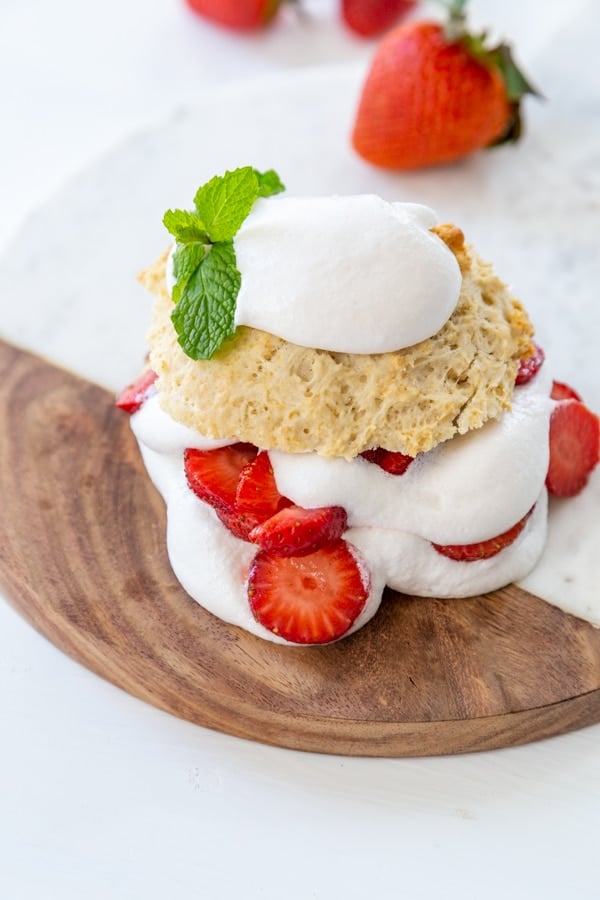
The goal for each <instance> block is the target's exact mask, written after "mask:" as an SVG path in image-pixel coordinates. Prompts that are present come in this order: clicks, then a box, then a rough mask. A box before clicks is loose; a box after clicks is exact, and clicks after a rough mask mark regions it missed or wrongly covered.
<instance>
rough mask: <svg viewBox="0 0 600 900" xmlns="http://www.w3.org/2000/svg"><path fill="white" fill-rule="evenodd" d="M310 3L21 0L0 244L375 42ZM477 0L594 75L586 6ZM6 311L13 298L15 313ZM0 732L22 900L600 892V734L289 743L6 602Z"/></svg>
mask: <svg viewBox="0 0 600 900" xmlns="http://www.w3.org/2000/svg"><path fill="white" fill-rule="evenodd" d="M304 5H305V8H306V11H307V13H308V14H309V18H308V19H307V20H306V21H297V19H296V18H295V16H294V14H293V12H292V11H291V10H287V11H286V12H285V14H283V15H282V16H281V17H280V19H279V20H278V22H277V24H276V25H274V27H273V28H272V29H270V30H269V31H266V32H264V33H263V34H259V35H247V36H244V37H239V36H237V35H232V34H230V33H227V32H225V31H221V30H218V29H216V28H213V27H210V26H209V25H207V24H205V23H204V22H203V21H201V20H199V19H197V18H195V17H193V16H192V15H191V14H190V13H189V12H188V11H187V9H186V8H185V7H184V5H183V2H182V0H161V2H159V0H145V2H142V0H127V2H123V0H120V2H119V0H104V2H103V3H102V4H99V5H98V4H97V5H91V6H90V5H86V4H82V3H80V2H76V0H54V2H53V3H51V4H50V3H47V2H46V3H43V2H41V0H29V2H28V3H17V2H15V0H12V2H11V0H4V2H3V3H2V4H0V85H1V89H0V123H2V127H1V129H0V162H1V165H0V198H1V202H0V250H1V249H2V245H3V244H5V243H6V242H7V241H8V240H9V238H10V235H11V234H12V233H13V232H14V231H15V230H16V229H17V228H18V227H19V226H20V225H21V223H22V222H23V221H24V220H25V219H26V217H27V216H28V215H30V214H31V213H32V212H33V211H34V210H35V208H36V206H37V205H38V204H43V203H45V201H46V200H47V199H48V198H50V197H51V195H52V194H53V193H54V192H55V191H56V190H58V189H60V188H61V186H62V185H63V183H64V182H65V179H68V178H69V177H70V176H72V175H74V174H75V173H77V172H79V171H81V170H83V169H84V168H85V167H86V166H88V165H89V164H91V163H93V161H94V160H95V159H97V158H98V157H100V156H101V155H102V154H104V153H105V152H106V151H107V150H109V149H111V148H113V147H115V146H117V145H118V144H119V142H120V141H122V140H123V139H124V138H126V137H127V136H129V135H131V134H132V133H133V132H135V131H138V130H140V129H142V128H144V127H145V126H147V125H149V124H151V123H153V122H155V121H156V120H160V119H161V118H163V117H165V116H167V115H169V114H170V113H172V112H173V110H175V109H177V108H180V107H182V106H185V105H187V104H193V103H194V101H195V99H196V98H197V97H198V94H199V93H200V92H202V91H206V90H210V89H211V88H216V87H217V86H219V85H221V84H223V83H225V82H231V83H232V84H234V83H235V82H236V81H237V80H240V79H246V78H247V77H249V76H253V75H268V74H271V75H272V76H273V78H276V77H277V75H278V73H280V72H282V71H283V70H285V69H288V68H290V67H302V66H310V65H314V64H319V63H334V62H342V61H351V60H355V61H359V60H366V59H367V58H368V57H369V56H370V54H371V53H372V50H373V43H370V42H364V41H362V40H360V39H358V38H355V37H354V36H352V35H351V34H349V33H348V32H347V31H345V30H344V29H343V27H342V26H341V25H340V24H339V22H338V21H337V16H336V9H337V4H336V3H334V2H333V0H331V2H329V0H322V2H319V0H313V2H308V0H307V2H306V3H305V4H304ZM473 6H474V7H475V9H474V12H476V13H477V20H478V21H479V22H486V21H487V22H493V23H494V24H495V26H496V29H495V30H497V31H498V33H499V34H500V35H503V34H510V35H511V36H512V37H513V38H514V40H515V43H516V44H517V45H518V46H519V48H520V54H519V55H520V57H521V58H522V59H523V60H527V59H532V60H535V63H536V66H537V68H536V70H535V71H532V72H531V74H532V76H533V77H538V79H540V80H541V78H542V76H543V74H544V72H545V71H550V70H551V67H552V66H555V65H558V64H560V65H561V66H562V67H563V69H564V91H565V93H566V92H567V90H568V87H569V82H571V86H572V87H576V86H577V77H578V76H579V75H580V73H581V72H582V71H583V69H585V68H586V65H584V64H582V62H581V55H582V54H584V55H585V54H586V53H588V54H589V56H588V58H589V63H588V64H587V68H589V77H590V79H593V78H596V82H597V74H595V72H596V68H595V66H596V59H595V57H594V56H593V53H592V48H593V47H594V46H595V41H596V38H598V39H600V34H598V32H599V31H600V28H599V22H598V13H597V11H594V4H593V2H585V0H573V2H571V3H569V4H566V3H564V0H551V2H545V3H542V2H541V0H539V2H536V3H531V4H523V3H522V2H517V0H508V2H504V3H502V4H500V3H494V2H493V0H480V2H477V3H476V2H475V0H473ZM541 8H543V9H544V20H543V23H542V24H543V27H541V24H540V22H538V21H536V20H535V13H536V12H539V10H540V9H541ZM594 30H595V32H596V38H594V37H593V32H594ZM581 34H586V35H587V36H588V37H587V40H586V41H584V42H583V45H582V44H581V43H580V42H579V40H575V38H576V37H579V36H580V35H581ZM559 38H560V39H561V40H562V41H563V50H562V55H559V56H558V57H556V56H554V57H551V56H550V51H552V52H553V53H554V54H556V52H557V47H558V44H559ZM530 68H531V67H530ZM556 84H558V82H555V95H556V94H557V93H560V90H559V89H557V88H556ZM596 87H598V84H597V83H596ZM597 94H598V92H597V93H596V96H597ZM595 110H596V114H597V112H598V107H597V103H596V106H595ZM592 112H593V110H592ZM584 158H585V147H581V159H584ZM576 162H577V160H575V159H574V160H573V163H574V164H575V163H576ZM597 172H598V167H596V174H597ZM590 190H591V191H592V190H594V185H593V184H592V185H591V186H590ZM595 190H596V194H595V196H596V199H597V197H598V193H597V181H596V187H595ZM9 298H10V291H8V293H7V286H6V285H4V289H3V299H2V301H1V302H2V307H3V308H4V304H6V303H8V302H10V301H9ZM0 721H1V722H2V731H1V735H0V897H2V898H5V897H6V898H7V900H8V898H10V900H42V898H43V900H55V898H56V900H59V898H60V900H76V898H77V900H79V898H86V900H101V898H102V900H104V898H107V897H111V898H117V900H119V898H124V900H138V898H139V900H142V898H144V900H154V898H157V900H158V898H164V897H169V898H170V897H174V898H178V900H188V898H190V900H191V898H207V900H208V898H210V900H220V898H233V897H237V896H242V895H243V896H245V897H246V898H249V900H283V898H285V900H305V898H306V900H308V898H315V900H316V898H319V900H332V898H333V900H336V898H342V897H343V898H345V900H346V898H348V900H363V898H367V897H369V898H370V897H373V898H396V897H399V896H404V897H406V898H409V900H417V898H434V897H438V896H444V897H446V898H449V900H452V898H458V897H463V898H464V897H477V898H479V897H486V898H489V900H495V898H498V900H499V898H506V897H523V898H525V897H527V898H538V897H539V898H542V897H544V898H564V897H579V898H595V897H598V896H599V895H600V888H599V887H598V884H597V880H598V879H597V871H596V870H597V864H596V846H597V838H596V829H597V826H598V824H600V754H599V753H598V747H599V745H600V726H596V727H592V728H588V729H586V730H583V731H580V732H578V733H575V734H571V735H566V736H563V737H558V738H554V739H551V740H548V741H544V742H540V743H537V744H534V745H530V746H526V747H521V748H515V749H510V750H503V751H495V752H492V753H487V754H481V755H468V756H463V757H455V758H443V759H419V760H376V759H349V758H343V757H327V756H318V755H314V754H308V753H297V752H292V751H288V750H280V749H276V748H271V747H266V746H262V745H259V744H253V743H250V742H246V741H242V740H238V739H235V738H231V737H229V736H226V735H222V734H219V733H215V732H211V731H208V730H205V729H202V728H199V727H196V726H193V725H190V724H188V723H186V722H183V721H179V720H177V719H175V718H172V717H170V716H168V715H166V714H165V713H162V712H160V711H158V710H156V709H153V708H151V707H149V706H147V705H145V704H143V703H141V702H140V701H137V700H135V699H133V698H132V697H130V696H128V695H127V694H125V693H123V692H121V691H119V690H117V689H116V688H114V687H112V686H111V685H109V684H107V683H106V682H104V681H102V680H101V679H99V678H97V677H96V676H94V675H92V674H91V673H89V672H88V671H86V670H85V669H83V668H81V667H80V666H78V665H76V664H75V663H74V662H72V661H71V660H70V659H68V658H67V657H65V656H63V655H62V654H61V653H60V652H59V651H58V650H56V649H55V648H54V647H53V646H52V645H50V644H49V643H48V642H47V641H46V640H45V639H43V638H42V637H40V636H39V635H38V634H37V633H36V632H35V631H33V629H31V628H30V627H29V626H28V625H27V624H25V623H24V622H23V621H22V620H21V619H20V618H19V616H18V615H17V614H16V613H15V612H14V611H13V610H12V609H11V607H10V606H8V605H7V604H6V603H4V602H0Z"/></svg>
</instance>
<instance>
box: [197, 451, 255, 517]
mask: <svg viewBox="0 0 600 900" xmlns="http://www.w3.org/2000/svg"><path fill="white" fill-rule="evenodd" d="M257 453H258V450H257V448H256V447H255V446H254V445H253V444H241V443H240V444H230V445H229V446H227V447H220V448H218V449H217V450H194V449H191V448H188V449H187V450H186V451H185V452H184V455H183V464H184V468H185V477H186V478H187V482H188V484H189V486H190V488H191V489H192V490H193V492H194V493H195V494H196V496H197V497H199V498H200V500H204V502H205V503H208V504H210V506H212V507H214V509H216V510H221V511H223V512H224V513H231V512H232V511H233V509H234V507H235V498H236V492H237V486H238V481H239V479H240V473H241V471H242V469H243V468H244V466H247V465H248V463H250V462H252V460H253V459H254V458H255V457H256V455H257Z"/></svg>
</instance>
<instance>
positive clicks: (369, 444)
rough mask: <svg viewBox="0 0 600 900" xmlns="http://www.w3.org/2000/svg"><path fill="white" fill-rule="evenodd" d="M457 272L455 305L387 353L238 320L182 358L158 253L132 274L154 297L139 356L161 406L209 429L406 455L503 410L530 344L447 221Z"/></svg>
mask: <svg viewBox="0 0 600 900" xmlns="http://www.w3.org/2000/svg"><path fill="white" fill-rule="evenodd" d="M433 230H434V231H435V232H436V233H437V234H438V236H439V237H440V238H441V239H442V240H443V241H445V243H446V244H447V245H448V247H450V249H451V250H452V252H453V253H454V254H455V256H456V258H457V260H458V263H459V265H460V269H461V273H462V287H461V292H460V297H459V300H458V303H457V306H456V308H455V310H454V312H453V313H452V315H451V317H450V319H449V320H448V322H447V323H446V324H445V325H444V326H443V328H441V329H440V331H438V333H437V334H435V335H434V336H433V337H431V338H428V339H427V340H425V341H421V342H420V343H418V344H415V345H414V346H412V347H407V348H405V349H403V350H398V351H395V352H393V353H381V354H375V355H356V354H349V353H331V352H328V351H326V350H312V349H307V348H305V347H299V346H297V345H295V344H291V343H289V342H288V341H284V340H282V339H281V338H278V337H275V336H274V335H272V334H267V333H266V332H263V331H258V330H256V329H253V328H247V327H243V328H239V329H238V330H237V332H236V334H235V335H234V337H233V338H232V339H231V340H230V341H228V342H227V343H226V344H225V345H224V346H223V347H222V348H221V350H220V351H218V353H217V354H216V355H215V356H214V357H213V358H212V359H211V360H206V361H204V360H199V361H195V360H192V359H190V358H189V357H187V356H186V355H185V354H184V352H183V350H182V349H181V348H180V346H179V344H178V343H177V335H176V334H175V331H174V328H173V326H172V323H171V319H170V314H171V311H172V308H173V304H172V301H171V299H170V297H169V294H168V292H167V289H166V285H165V263H166V254H165V255H164V256H162V257H161V258H160V259H159V260H158V261H157V262H156V263H155V264H154V265H153V266H152V267H151V268H150V269H148V270H147V271H146V272H144V273H142V275H141V276H140V279H141V281H142V283H143V284H145V286H146V287H147V288H148V289H149V290H150V291H151V292H152V293H153V294H154V295H155V298H156V300H155V306H154V317H153V322H152V326H151V330H150V334H149V343H150V362H151V365H152V367H153V368H154V370H155V371H156V372H157V374H158V382H157V384H158V390H159V393H160V402H161V405H162V407H163V409H164V410H165V411H166V412H167V413H168V414H169V415H170V416H172V418H174V419H175V420H177V421H178V422H182V423H183V424H184V425H187V426H189V427H191V428H194V429H195V430H196V431H199V432H200V433H201V434H204V435H206V436H208V437H213V438H227V437H230V438H234V439H236V440H241V441H250V442H251V443H253V444H256V445H257V446H259V447H263V448H265V449H273V448H277V449H279V450H284V451H287V452H289V453H302V452H310V451H316V452H317V453H320V454H322V455H323V456H340V457H345V458H347V459H352V458H353V457H355V456H357V455H358V454H359V453H361V452H362V451H364V450H368V449H371V448H373V447H385V448H386V449H388V450H396V451H400V452H402V453H407V454H409V455H411V456H416V455H417V454H418V453H421V452H425V451H427V450H430V449H431V448H432V447H435V446H436V444H439V443H440V442H441V441H445V440H448V439H449V438H451V437H453V436H454V435H456V434H464V433H465V432H467V431H470V430H471V429H474V428H479V427H481V426H482V425H483V424H484V423H485V422H486V421H488V420H489V419H495V418H498V416H500V415H501V413H502V411H503V410H505V409H507V408H509V407H510V401H511V398H512V393H513V389H514V383H515V376H516V372H517V367H518V362H519V359H521V358H522V357H525V356H527V355H529V354H531V352H532V344H531V338H532V333H533V330H532V327H531V324H530V322H529V319H528V317H527V314H526V313H525V311H524V309H523V307H522V305H521V303H520V302H519V301H518V300H516V299H515V298H514V297H512V296H511V294H510V292H509V291H508V289H507V287H506V286H505V285H504V284H503V283H502V281H500V279H499V278H497V277H496V275H495V274H494V273H493V271H492V268H491V266H490V265H489V264H488V263H486V262H483V261H482V260H481V259H479V258H478V257H477V255H476V254H475V253H474V252H473V251H472V249H471V248H470V247H468V246H466V245H465V243H464V238H463V235H462V232H461V231H460V230H459V229H458V228H456V227H454V226H452V225H440V226H437V227H436V228H434V229H433Z"/></svg>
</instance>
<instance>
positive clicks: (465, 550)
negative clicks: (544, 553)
mask: <svg viewBox="0 0 600 900" xmlns="http://www.w3.org/2000/svg"><path fill="white" fill-rule="evenodd" d="M532 512H533V507H532V508H531V509H530V510H529V512H528V513H527V515H525V516H523V518H522V519H519V521H518V522H517V523H516V524H515V525H513V526H512V528H509V529H508V530H507V531H504V532H503V533H502V534H499V535H497V536H496V537H493V538H489V539H488V540H487V541H477V542H476V543H474V544H432V545H431V546H432V547H433V549H434V550H437V552H438V553H441V554H442V556H447V557H448V558H449V559H453V560H455V561H456V562H477V561H478V560H481V559H491V557H492V556H496V554H497V553H500V551H501V550H504V549H505V548H506V547H509V546H510V545H511V544H512V543H513V542H514V541H516V539H517V538H518V537H519V535H520V534H521V532H522V531H523V529H524V528H525V523H526V522H527V519H528V518H529V516H530V515H531V513H532Z"/></svg>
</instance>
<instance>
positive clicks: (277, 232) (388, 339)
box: [167, 194, 461, 353]
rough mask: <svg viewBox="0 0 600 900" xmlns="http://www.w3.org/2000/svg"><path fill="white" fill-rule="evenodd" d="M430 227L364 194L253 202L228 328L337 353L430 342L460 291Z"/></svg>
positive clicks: (237, 242) (408, 210)
mask: <svg viewBox="0 0 600 900" xmlns="http://www.w3.org/2000/svg"><path fill="white" fill-rule="evenodd" d="M437 221H438V219H437V216H436V215H435V213H434V212H433V211H432V210H431V209H429V208H428V207H426V206H421V205H419V204H415V203H389V202H387V201H385V200H383V199H382V198H381V197H377V196H376V195H374V194H359V195H356V196H329V197H288V196H286V195H277V196H274V197H268V198H263V199H259V200H257V201H256V203H255V204H254V207H253V209H252V211H251V212H250V214H249V215H248V217H247V219H246V220H245V221H244V223H243V224H242V226H241V228H240V230H239V231H238V233H237V234H236V236H235V238H234V249H235V256H236V265H237V268H238V270H239V272H240V274H241V276H242V277H241V287H240V292H239V294H238V297H237V305H236V312H235V324H236V325H249V326H251V327H253V328H257V329H260V330H262V331H267V332H269V333H270V334H274V335H277V336H278V337H280V338H283V339H284V340H286V341H290V342H291V343H294V344H298V345H300V346H302V347H311V348H316V349H321V350H330V351H332V352H340V353H387V352H391V351H394V350H400V349H402V348H404V347H410V346H412V345H413V344H416V343H418V342H419V341H423V340H425V339H426V338H428V337H431V336H432V335H434V334H436V332H438V331H439V330H440V328H441V327H442V326H443V325H444V324H445V323H446V322H447V321H448V319H449V317H450V315H451V314H452V312H453V310H454V308H455V306H456V303H457V300H458V296H459V293H460V285H461V274H460V269H459V266H458V263H457V261H456V258H455V257H454V255H453V253H452V252H451V251H450V250H449V249H448V247H447V246H446V245H445V244H444V242H443V241H442V240H440V238H438V237H437V235H435V234H433V233H432V232H431V231H430V230H429V229H430V228H431V226H433V225H435V224H436V222H437ZM341 258H343V260H344V264H343V265H340V259H341ZM167 284H168V286H169V287H171V288H172V285H173V276H172V267H169V268H168V275H167Z"/></svg>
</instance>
